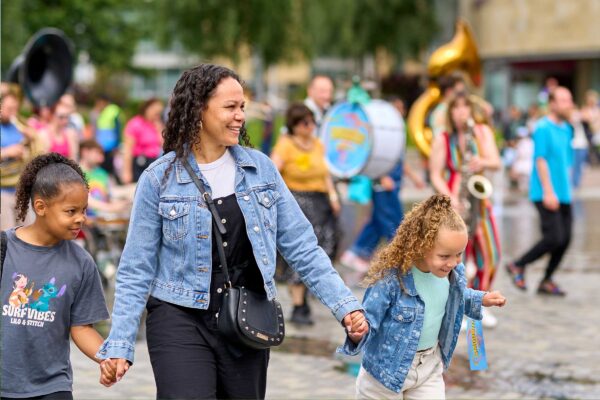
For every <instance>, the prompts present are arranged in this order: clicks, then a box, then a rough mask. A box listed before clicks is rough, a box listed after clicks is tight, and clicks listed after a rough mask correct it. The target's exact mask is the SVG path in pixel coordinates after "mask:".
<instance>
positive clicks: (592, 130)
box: [581, 90, 600, 164]
mask: <svg viewBox="0 0 600 400" xmlns="http://www.w3.org/2000/svg"><path fill="white" fill-rule="evenodd" d="M581 120H582V122H583V127H584V129H585V135H586V137H587V139H588V142H589V143H590V149H591V151H590V163H592V164H598V163H600V103H599V99H598V92H596V91H595V90H588V91H587V92H586V93H585V102H584V104H583V106H582V107H581Z"/></svg>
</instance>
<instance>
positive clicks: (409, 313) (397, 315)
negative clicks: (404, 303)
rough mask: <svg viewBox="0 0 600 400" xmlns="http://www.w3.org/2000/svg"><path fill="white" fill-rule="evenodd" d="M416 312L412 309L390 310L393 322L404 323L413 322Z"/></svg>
mask: <svg viewBox="0 0 600 400" xmlns="http://www.w3.org/2000/svg"><path fill="white" fill-rule="evenodd" d="M415 314H416V310H415V308H413V307H399V308H397V309H394V310H392V317H393V318H394V321H396V322H400V323H404V322H413V321H414V320H415Z"/></svg>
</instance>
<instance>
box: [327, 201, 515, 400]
mask: <svg viewBox="0 0 600 400" xmlns="http://www.w3.org/2000/svg"><path fill="white" fill-rule="evenodd" d="M467 240H468V238H467V228H466V226H465V223H464V222H463V220H462V219H461V217H460V216H459V215H458V214H457V213H456V211H454V210H453V208H452V204H451V199H450V197H449V196H446V195H441V194H436V195H433V196H431V197H430V198H429V199H427V200H425V201H424V202H422V203H420V204H417V205H416V206H415V207H414V208H413V209H412V211H410V212H409V213H408V214H407V215H406V217H405V218H404V221H403V222H402V224H401V225H400V227H399V228H398V230H397V232H396V236H395V237H394V239H393V240H392V241H391V243H390V244H388V245H387V246H386V247H385V248H383V250H381V251H380V252H379V253H378V254H377V255H376V257H375V259H374V262H373V264H372V265H371V267H370V269H369V272H368V274H367V277H366V279H365V283H366V284H367V285H368V289H367V291H366V293H365V297H364V299H363V305H364V307H365V311H366V316H367V320H368V322H369V333H368V335H367V336H365V337H363V338H362V340H361V339H360V338H358V337H354V335H353V334H349V338H348V339H347V340H346V343H345V344H344V346H343V347H341V348H340V349H338V351H339V352H342V353H346V354H351V355H354V354H358V353H359V352H360V351H361V350H362V351H364V355H363V359H362V366H361V369H360V372H359V375H358V378H357V381H356V396H357V398H361V399H363V398H370V399H382V398H385V399H403V398H424V399H433V398H435V399H440V398H444V397H445V387H444V380H443V379H442V372H443V370H444V369H446V368H448V366H449V365H450V360H451V358H452V353H453V352H454V348H455V347H456V341H457V338H458V334H459V332H460V324H461V321H462V319H463V315H464V314H466V315H468V316H469V317H471V318H473V319H481V308H482V306H485V307H490V306H498V307H502V306H504V304H505V303H506V299H505V298H504V297H503V296H502V294H500V292H482V291H478V290H473V289H470V288H467V285H466V278H465V267H464V265H463V264H462V263H461V260H462V256H463V252H464V250H465V247H466V246H467Z"/></svg>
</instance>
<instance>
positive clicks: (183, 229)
mask: <svg viewBox="0 0 600 400" xmlns="http://www.w3.org/2000/svg"><path fill="white" fill-rule="evenodd" d="M158 213H159V214H160V215H161V216H162V217H163V224H162V230H163V234H164V235H165V236H166V237H167V238H169V239H171V240H179V239H182V238H184V237H185V236H186V235H187V231H188V229H187V226H188V221H187V215H188V214H189V213H190V204H189V203H184V202H160V203H159V204H158Z"/></svg>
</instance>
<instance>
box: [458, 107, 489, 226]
mask: <svg viewBox="0 0 600 400" xmlns="http://www.w3.org/2000/svg"><path fill="white" fill-rule="evenodd" d="M474 128H475V121H474V120H473V119H472V118H470V119H469V120H468V121H467V131H466V133H465V151H464V153H463V154H462V157H461V158H462V165H461V177H460V179H461V180H460V187H459V191H458V199H459V201H460V203H461V204H462V207H463V209H462V215H461V216H462V217H463V219H464V220H465V224H466V225H467V227H468V228H469V236H472V235H473V234H474V233H475V230H476V229H477V224H478V223H479V215H480V214H481V201H482V200H485V199H487V198H489V197H490V196H491V195H492V191H493V186H492V183H491V182H490V180H489V179H488V178H486V177H485V176H483V175H481V174H474V173H472V172H471V171H470V170H469V162H470V161H471V159H472V158H473V155H474V154H473V147H474V146H475V145H476V144H475V134H474Z"/></svg>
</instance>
